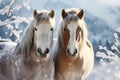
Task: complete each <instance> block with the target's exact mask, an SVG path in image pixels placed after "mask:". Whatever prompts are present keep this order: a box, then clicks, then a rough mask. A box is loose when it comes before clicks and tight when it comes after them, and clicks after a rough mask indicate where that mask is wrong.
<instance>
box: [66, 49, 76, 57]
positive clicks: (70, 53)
mask: <svg viewBox="0 0 120 80" xmlns="http://www.w3.org/2000/svg"><path fill="white" fill-rule="evenodd" d="M77 53H78V50H77V49H74V51H73V52H71V51H70V49H67V54H68V55H69V56H71V57H74V56H76V55H77Z"/></svg>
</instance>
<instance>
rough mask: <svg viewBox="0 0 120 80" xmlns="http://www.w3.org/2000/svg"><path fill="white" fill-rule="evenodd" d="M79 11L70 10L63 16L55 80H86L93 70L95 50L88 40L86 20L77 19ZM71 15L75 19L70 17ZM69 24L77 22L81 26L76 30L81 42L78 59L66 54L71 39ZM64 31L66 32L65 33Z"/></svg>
mask: <svg viewBox="0 0 120 80" xmlns="http://www.w3.org/2000/svg"><path fill="white" fill-rule="evenodd" d="M79 11H80V10H78V9H70V10H68V11H67V12H66V13H64V14H62V16H63V21H62V23H61V26H60V29H59V31H58V41H57V43H56V47H57V49H56V51H55V80H84V79H86V77H87V76H88V74H89V72H90V71H91V70H92V69H93V65H94V54H93V48H92V45H91V43H90V42H89V41H88V40H87V29H86V26H85V23H84V20H83V19H79V18H78V17H77V16H78V15H77V14H78V13H79ZM63 12H64V11H63ZM69 14H70V15H71V14H72V15H74V16H75V17H73V16H72V17H70V16H69ZM66 15H67V16H66ZM82 16H83V15H82ZM69 22H75V23H77V24H78V25H79V26H78V28H77V30H76V34H77V36H76V38H77V40H78V42H79V44H78V46H79V47H78V50H79V51H78V56H77V57H70V56H68V55H67V54H66V49H67V45H68V40H69V37H70V36H69V30H68V29H67V28H66V25H67V24H68V23H69ZM64 29H65V30H66V31H65V32H64ZM77 31H78V32H77Z"/></svg>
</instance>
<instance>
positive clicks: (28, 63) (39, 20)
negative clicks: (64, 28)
mask: <svg viewBox="0 0 120 80" xmlns="http://www.w3.org/2000/svg"><path fill="white" fill-rule="evenodd" d="M54 15H55V13H54V11H53V10H52V11H47V10H42V11H37V10H35V11H34V12H33V17H34V18H33V21H32V23H31V24H30V26H29V27H28V28H27V29H26V32H25V33H24V35H23V37H22V39H21V40H20V41H19V43H18V44H17V45H13V46H11V42H1V43H0V80H54V62H53V58H52V57H51V47H52V43H53V27H54V20H55V19H54ZM9 43H10V44H9ZM12 44H13V43H12Z"/></svg>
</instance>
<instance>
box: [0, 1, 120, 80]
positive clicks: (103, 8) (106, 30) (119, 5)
mask: <svg viewBox="0 0 120 80" xmlns="http://www.w3.org/2000/svg"><path fill="white" fill-rule="evenodd" d="M73 7H74V8H79V9H81V8H82V9H84V11H85V22H86V24H87V28H88V31H89V36H88V38H89V40H90V41H91V42H92V44H93V47H94V52H95V69H94V71H93V73H92V74H91V76H90V77H89V80H120V70H119V69H120V67H119V66H120V63H119V57H120V0H0V39H9V40H11V41H13V42H16V43H17V42H18V41H19V40H20V38H21V36H22V35H23V33H24V31H25V29H26V27H27V26H28V24H30V22H31V20H32V16H33V15H32V13H33V11H34V10H35V9H37V10H43V9H46V10H52V9H53V10H55V14H56V25H55V29H54V32H55V34H54V37H56V30H57V29H58V27H59V24H60V21H61V10H62V9H63V8H65V9H67V8H73ZM107 69H108V70H107ZM101 73H105V75H101ZM98 75H99V76H98ZM110 76H111V77H110Z"/></svg>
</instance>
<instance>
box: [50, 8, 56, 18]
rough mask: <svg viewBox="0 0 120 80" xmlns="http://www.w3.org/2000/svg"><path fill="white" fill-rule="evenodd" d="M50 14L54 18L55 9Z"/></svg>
mask: <svg viewBox="0 0 120 80" xmlns="http://www.w3.org/2000/svg"><path fill="white" fill-rule="evenodd" d="M49 16H50V17H51V18H53V17H54V16H55V12H54V10H52V11H51V12H50V13H49Z"/></svg>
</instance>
